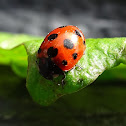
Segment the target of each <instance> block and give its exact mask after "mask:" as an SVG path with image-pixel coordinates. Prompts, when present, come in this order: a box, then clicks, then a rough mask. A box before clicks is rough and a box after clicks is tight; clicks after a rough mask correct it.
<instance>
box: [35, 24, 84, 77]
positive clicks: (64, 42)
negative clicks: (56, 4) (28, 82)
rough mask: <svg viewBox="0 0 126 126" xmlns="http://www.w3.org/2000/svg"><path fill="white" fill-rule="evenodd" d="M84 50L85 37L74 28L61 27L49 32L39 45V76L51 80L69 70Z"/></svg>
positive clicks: (70, 26) (68, 26)
mask: <svg viewBox="0 0 126 126" xmlns="http://www.w3.org/2000/svg"><path fill="white" fill-rule="evenodd" d="M85 49H86V45H85V37H84V35H83V33H82V31H81V30H80V29H79V28H77V27H76V26H72V25H67V26H61V27H58V28H56V29H54V30H53V31H51V32H50V33H49V34H48V35H47V36H46V37H45V39H44V42H43V43H42V44H41V46H40V48H39V50H38V55H37V57H38V58H39V65H38V66H39V71H40V74H41V75H42V76H43V77H45V78H46V79H53V77H54V76H55V75H57V74H62V75H63V73H64V71H69V70H71V69H72V68H73V67H74V66H75V65H76V63H77V62H78V61H79V60H80V58H81V57H82V56H83V54H84V51H85Z"/></svg>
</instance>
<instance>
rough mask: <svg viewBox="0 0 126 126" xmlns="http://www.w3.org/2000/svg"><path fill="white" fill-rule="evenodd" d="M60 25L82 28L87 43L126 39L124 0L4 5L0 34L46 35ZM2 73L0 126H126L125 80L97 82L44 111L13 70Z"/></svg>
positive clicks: (4, 0)
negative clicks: (112, 38) (104, 39)
mask: <svg viewBox="0 0 126 126" xmlns="http://www.w3.org/2000/svg"><path fill="white" fill-rule="evenodd" d="M62 25H75V26H78V27H79V28H80V29H81V30H82V31H83V33H84V34H85V37H86V38H98V37H100V38H103V37H124V36H126V1H123V0H104V1H103V0H0V31H1V32H12V33H26V34H31V35H37V36H45V35H46V34H47V33H48V32H50V31H51V30H53V29H54V28H56V27H59V26H62ZM0 70H1V71H2V72H0V78H2V79H1V82H2V84H1V85H0V126H59V125H61V126H64V125H65V126H124V125H126V114H125V113H126V107H125V105H126V103H125V101H126V100H125V96H126V93H125V92H126V91H125V89H126V87H125V86H124V85H125V82H122V81H121V80H118V81H117V80H115V81H113V82H112V81H111V82H98V81H96V82H95V83H94V84H92V85H90V86H88V87H87V88H85V89H83V90H81V91H79V92H78V93H74V94H72V95H67V96H65V97H62V98H61V99H59V100H58V101H57V102H55V103H54V104H53V105H51V106H49V107H42V106H39V105H38V104H36V103H34V102H33V100H32V99H31V97H30V96H29V94H28V92H27V90H26V87H25V83H26V82H25V79H22V78H20V77H18V76H17V75H15V74H14V73H13V72H12V71H11V69H10V68H9V67H5V66H4V67H3V66H0ZM6 75H8V78H6ZM1 94H2V95H1Z"/></svg>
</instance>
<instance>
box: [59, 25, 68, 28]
mask: <svg viewBox="0 0 126 126" xmlns="http://www.w3.org/2000/svg"><path fill="white" fill-rule="evenodd" d="M66 26H67V25H66ZM66 26H60V27H59V28H64V27H66Z"/></svg>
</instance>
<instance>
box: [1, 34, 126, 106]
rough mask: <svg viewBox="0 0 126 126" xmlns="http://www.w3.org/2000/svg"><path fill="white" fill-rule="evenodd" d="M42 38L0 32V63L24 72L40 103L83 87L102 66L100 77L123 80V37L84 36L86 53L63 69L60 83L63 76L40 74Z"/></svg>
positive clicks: (125, 61) (125, 46) (125, 76)
mask: <svg viewBox="0 0 126 126" xmlns="http://www.w3.org/2000/svg"><path fill="white" fill-rule="evenodd" d="M42 41H43V39H41V38H40V37H32V36H28V35H13V34H9V33H0V48H1V49H0V64H3V65H10V66H11V68H12V69H13V70H14V72H15V73H16V74H18V75H19V76H21V77H26V76H27V88H28V90H29V93H30V94H31V96H32V97H33V99H34V100H35V101H36V102H38V103H39V104H41V105H49V104H51V103H53V102H54V101H55V100H57V99H58V98H59V97H61V96H63V95H65V94H70V93H73V92H76V91H78V90H80V89H82V88H84V87H86V86H87V85H89V84H91V83H92V82H93V81H95V79H96V78H97V77H98V76H99V75H101V74H102V73H103V72H104V71H105V70H106V71H105V72H104V73H103V75H102V76H100V77H99V80H100V79H101V80H107V79H115V78H119V79H124V80H126V72H125V70H126V65H122V64H126V38H105V39H87V40H86V46H87V47H86V52H85V55H84V56H83V57H82V58H81V60H80V61H79V62H78V64H77V66H76V67H75V68H73V69H72V70H71V71H69V72H66V73H65V74H66V78H65V80H64V81H65V85H64V86H63V87H62V85H61V81H62V76H59V77H58V78H56V79H54V80H53V81H50V80H46V79H45V78H43V77H42V76H41V75H40V74H39V68H38V66H37V63H36V61H37V58H36V54H37V51H38V49H39V46H40V45H41V43H42ZM22 44H23V45H25V48H24V46H23V45H22ZM19 45H22V46H19ZM25 49H26V50H25ZM26 52H27V53H26ZM27 54H28V63H27ZM120 63H122V64H121V65H119V64H120ZM117 65H119V66H118V67H116V66H117ZM27 66H28V74H27ZM78 66H81V67H82V69H81V68H80V67H78ZM113 67H114V68H113ZM110 68H112V69H110Z"/></svg>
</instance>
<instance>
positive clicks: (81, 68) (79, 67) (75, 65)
mask: <svg viewBox="0 0 126 126" xmlns="http://www.w3.org/2000/svg"><path fill="white" fill-rule="evenodd" d="M75 66H76V67H79V68H80V69H83V67H81V66H79V65H77V64H76V65H75Z"/></svg>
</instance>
